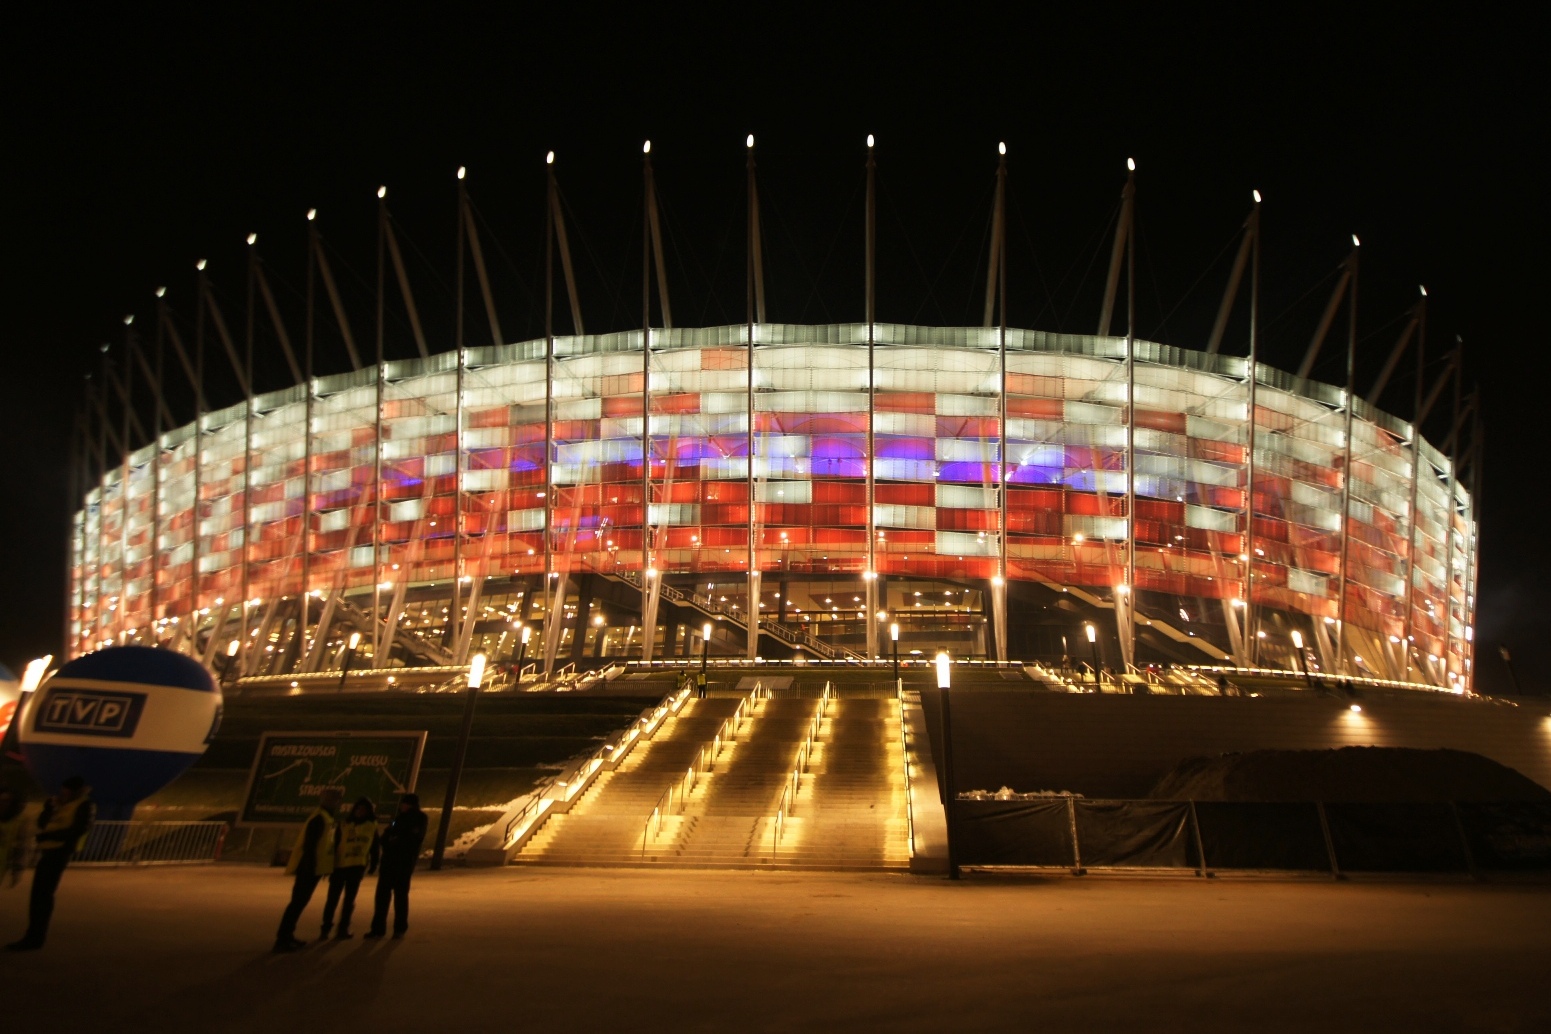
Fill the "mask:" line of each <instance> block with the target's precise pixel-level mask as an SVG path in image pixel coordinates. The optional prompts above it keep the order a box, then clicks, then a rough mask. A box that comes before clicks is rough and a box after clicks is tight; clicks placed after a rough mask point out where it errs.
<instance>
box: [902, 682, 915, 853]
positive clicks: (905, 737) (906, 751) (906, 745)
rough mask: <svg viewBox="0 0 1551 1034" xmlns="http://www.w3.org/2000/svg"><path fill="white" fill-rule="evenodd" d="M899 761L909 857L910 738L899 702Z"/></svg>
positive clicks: (912, 811)
mask: <svg viewBox="0 0 1551 1034" xmlns="http://www.w3.org/2000/svg"><path fill="white" fill-rule="evenodd" d="M899 759H900V761H901V762H903V763H904V766H905V833H906V835H907V837H908V838H909V843H910V857H912V858H914V857H915V853H916V813H915V805H914V804H912V803H911V800H910V736H909V733H908V731H907V729H906V726H905V704H904V701H903V700H901V701H900V702H899Z"/></svg>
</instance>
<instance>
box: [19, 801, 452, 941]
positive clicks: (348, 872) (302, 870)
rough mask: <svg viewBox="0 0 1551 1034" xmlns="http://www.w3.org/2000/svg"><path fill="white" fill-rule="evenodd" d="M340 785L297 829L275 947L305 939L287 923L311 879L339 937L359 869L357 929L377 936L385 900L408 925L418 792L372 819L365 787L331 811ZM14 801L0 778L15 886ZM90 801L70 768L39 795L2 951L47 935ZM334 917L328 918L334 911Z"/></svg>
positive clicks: (418, 830)
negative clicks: (367, 901)
mask: <svg viewBox="0 0 1551 1034" xmlns="http://www.w3.org/2000/svg"><path fill="white" fill-rule="evenodd" d="M340 799H341V795H340V792H339V791H338V790H333V789H330V790H324V791H323V793H322V794H320V795H319V798H318V807H317V809H316V810H315V811H314V812H313V813H312V815H310V816H309V817H308V819H307V822H306V823H305V824H304V825H303V826H302V829H301V832H300V833H298V834H297V837H296V843H295V845H294V846H293V847H292V848H291V855H290V858H289V860H288V863H287V865H286V873H287V875H290V876H292V877H293V882H292V884H291V901H290V903H289V904H288V905H286V908H285V912H284V914H283V915H282V916H281V917H280V930H279V932H278V933H277V934H276V935H275V951H277V952H285V951H295V950H296V949H298V948H301V947H304V946H305V945H306V943H307V942H306V941H303V940H300V939H298V938H297V936H296V924H297V922H298V921H300V919H301V916H302V912H303V911H305V910H306V908H307V904H308V902H310V901H311V900H312V895H313V892H314V891H316V890H317V887H318V884H319V883H321V882H323V881H324V880H327V881H328V894H327V896H326V897H325V899H324V904H323V933H322V937H324V938H326V937H328V936H330V934H332V935H333V937H334V938H335V939H336V940H341V941H344V940H349V939H350V938H351V937H353V936H354V934H352V933H351V932H350V919H351V916H352V915H353V914H354V912H355V899H356V894H357V892H358V891H359V890H360V889H361V881H362V879H364V878H365V877H366V876H368V875H371V874H373V873H375V874H376V875H377V891H376V895H375V900H374V902H373V906H374V907H373V910H372V925H371V928H370V929H369V930H367V932H366V935H365V936H367V937H385V936H387V933H388V906H389V905H390V904H391V905H392V906H393V936H394V937H395V938H398V937H403V936H404V933H405V931H407V930H408V929H409V881H410V878H411V877H412V876H413V875H414V872H415V862H416V860H417V859H418V858H419V857H420V847H421V845H422V844H423V843H424V842H425V835H426V814H425V812H424V811H422V810H420V797H419V795H417V794H413V793H406V794H404V795H403V796H402V797H400V798H399V803H398V811H397V812H396V813H395V814H394V815H393V816H392V817H391V818H390V819H389V820H388V823H387V825H386V826H385V827H381V828H379V824H378V818H377V809H376V806H375V805H373V803H372V802H371V801H370V800H368V799H367V798H365V797H362V798H360V799H359V800H357V801H356V802H355V804H354V805H352V806H351V808H350V811H349V812H348V813H346V814H345V815H343V816H340V815H339V814H338V812H339V805H340ZM22 811H23V801H22V799H21V797H20V796H19V795H18V794H17V793H16V792H15V791H14V790H12V789H10V788H9V787H0V885H5V884H9V885H10V886H13V887H14V886H15V885H16V884H17V883H18V882H19V881H20V879H21V874H22V871H23V869H24V868H25V866H26V862H27V835H26V830H25V829H24V825H23V815H22ZM94 814H95V808H94V805H93V804H92V799H91V788H90V787H89V786H87V785H86V782H85V781H84V780H83V779H81V777H79V776H72V777H71V778H69V779H66V780H65V781H64V784H63V785H62V786H61V787H60V790H59V792H58V793H57V794H55V795H54V796H53V797H50V798H49V799H48V800H47V801H46V802H44V805H43V810H42V812H41V813H40V814H39V815H38V818H37V822H36V830H35V831H34V833H33V842H34V844H35V845H36V847H37V864H36V866H35V868H34V870H33V876H32V895H31V898H30V899H29V901H28V910H27V932H26V933H24V934H23V935H22V937H21V939H20V940H17V941H13V942H11V943H10V944H8V945H6V948H7V949H8V950H10V951H36V950H37V949H39V948H41V947H43V943H44V941H45V940H46V939H47V937H48V927H49V920H50V919H51V918H52V916H53V914H54V892H55V891H56V890H57V889H58V888H59V880H60V877H62V876H63V875H64V872H65V867H66V866H67V865H69V863H70V859H71V858H73V857H74V856H75V853H76V852H77V851H79V850H81V849H82V848H83V847H84V846H85V844H86V835H87V833H88V832H90V830H91V825H92V819H93V817H94ZM336 915H337V916H338V919H339V922H338V925H337V927H336V925H335V921H334V920H335V916H336Z"/></svg>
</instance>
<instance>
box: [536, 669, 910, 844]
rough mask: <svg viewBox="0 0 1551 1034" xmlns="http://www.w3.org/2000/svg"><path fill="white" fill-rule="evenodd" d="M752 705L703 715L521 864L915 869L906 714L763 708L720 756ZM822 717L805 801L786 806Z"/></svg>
mask: <svg viewBox="0 0 1551 1034" xmlns="http://www.w3.org/2000/svg"><path fill="white" fill-rule="evenodd" d="M739 699H740V698H737V697H712V698H710V699H708V700H695V701H691V702H690V703H689V704H687V705H686V706H685V708H684V710H683V711H682V712H680V714H679V716H678V717H677V718H674V719H672V720H671V722H670V723H668V724H666V725H665V727H664V728H663V729H662V730H660V731H659V732H658V733H657V735H656V737H654V739H653V740H652V741H651V742H650V743H649V744H643V745H642V748H638V749H637V751H636V753H634V754H633V755H632V756H631V757H630V758H628V759H627V760H626V761H625V762H624V763H623V764H621V765H620V767H619V768H618V769H616V770H615V771H614V772H611V773H607V774H605V775H603V776H602V777H600V778H599V780H598V782H597V783H596V784H595V785H594V786H593V787H592V788H591V789H590V790H589V791H588V793H587V794H585V795H584V796H583V797H582V799H581V800H579V801H578V802H577V803H576V804H575V805H574V806H573V807H572V809H571V811H570V812H569V813H568V814H566V815H560V816H556V817H555V818H553V819H551V820H550V821H549V822H548V823H547V824H546V825H545V827H543V828H542V829H541V830H540V831H539V832H538V833H537V834H536V835H535V836H534V837H533V839H532V840H531V841H529V843H528V844H527V846H526V847H524V849H523V850H522V852H521V853H519V854H518V855H517V856H516V857H515V858H514V859H513V861H514V863H515V864H552V865H638V866H639V865H644V866H658V865H662V866H685V867H729V868H744V867H758V868H767V867H781V868H816V869H885V868H899V869H904V868H906V867H908V865H909V862H910V848H909V830H908V822H909V819H908V815H907V805H906V794H905V789H904V759H903V757H902V756H901V752H900V746H899V722H900V715H899V704H898V702H897V701H895V700H894V699H892V698H891V697H887V698H886V697H877V698H859V699H851V700H836V699H833V698H831V699H830V700H829V701H828V703H827V706H826V705H825V704H824V702H823V701H821V700H820V699H818V698H815V697H813V696H809V697H806V698H805V697H801V696H791V697H782V698H777V699H769V698H765V699H760V700H757V701H755V702H753V703H752V704H750V705H745V707H744V711H743V713H744V716H745V717H744V719H743V721H742V722H741V723H740V726H739V728H738V730H737V732H736V734H735V738H729V739H726V740H723V741H722V742H720V743H719V744H717V743H714V742H713V741H714V739H715V737H716V735H717V731H718V729H720V728H721V727H722V726H723V723H724V722H725V721H726V720H727V718H728V717H729V716H731V715H732V714H733V713H734V711H735V710H736V709H737V707H738V703H739ZM821 708H822V709H823V716H822V718H821V719H820V721H819V723H818V726H817V735H816V737H815V738H814V740H813V744H812V746H811V747H810V748H809V751H808V753H807V765H806V768H805V770H804V771H802V772H801V773H800V775H799V776H798V778H797V779H796V780H795V787H796V794H795V797H793V796H791V795H790V793H789V792H788V793H787V794H786V795H785V796H783V792H784V791H787V788H788V787H789V786H791V785H792V784H793V783H794V779H793V768H794V765H795V764H796V762H797V760H798V756H799V752H800V751H801V750H802V747H803V745H804V743H805V742H806V741H807V739H808V736H809V733H810V731H811V730H813V728H814V725H813V722H814V717H815V715H816V714H818V713H819V711H820V709H821ZM713 752H714V757H712V756H711V755H712V753H713ZM706 761H709V765H708V767H701V768H697V762H702V763H703V762H706ZM692 769H693V770H694V771H693V773H692ZM654 809H655V810H656V814H655V816H654ZM778 812H779V814H780V819H779V822H778V821H777V814H778Z"/></svg>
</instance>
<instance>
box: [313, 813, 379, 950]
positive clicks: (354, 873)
mask: <svg viewBox="0 0 1551 1034" xmlns="http://www.w3.org/2000/svg"><path fill="white" fill-rule="evenodd" d="M376 854H377V808H376V806H375V805H373V804H372V802H371V801H370V800H369V799H367V798H365V797H361V798H359V799H357V800H356V802H355V804H354V805H352V806H351V808H350V814H349V815H346V816H345V817H344V818H343V819H341V820H340V823H339V849H338V850H337V851H336V852H335V854H334V871H333V872H332V873H330V874H329V893H328V897H327V898H326V899H325V900H324V902H323V936H324V937H327V936H328V935H329V931H330V930H332V929H333V928H334V909H335V907H336V906H338V907H339V933H337V934H335V935H334V939H335V940H340V941H348V940H349V939H350V938H352V937H354V936H355V935H354V934H353V933H351V932H350V915H351V913H353V912H354V911H355V895H356V892H357V891H359V890H360V889H361V877H363V876H365V875H366V863H367V860H368V859H370V858H372V857H375V855H376ZM341 896H343V898H344V901H343V903H341V901H340V897H341Z"/></svg>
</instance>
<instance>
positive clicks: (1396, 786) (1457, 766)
mask: <svg viewBox="0 0 1551 1034" xmlns="http://www.w3.org/2000/svg"><path fill="white" fill-rule="evenodd" d="M1148 796H1149V797H1151V798H1153V799H1154V800H1169V801H1186V800H1192V801H1327V802H1336V801H1354V802H1368V803H1385V804H1387V803H1400V802H1420V801H1551V791H1548V790H1547V789H1546V788H1545V787H1543V786H1541V785H1540V784H1539V783H1536V782H1534V781H1533V780H1531V779H1528V778H1526V777H1525V776H1523V775H1521V774H1520V773H1518V772H1517V771H1515V770H1514V769H1511V768H1509V767H1508V766H1506V765H1502V764H1499V763H1498V762H1496V761H1493V760H1491V759H1490V758H1486V757H1482V756H1481V755H1480V754H1472V753H1469V752H1468V751H1463V750H1417V749H1414V748H1411V747H1341V748H1339V749H1336V750H1256V751H1250V752H1248V753H1244V754H1222V755H1219V756H1217V757H1210V758H1206V757H1198V758H1186V759H1185V760H1184V761H1181V762H1180V763H1179V764H1177V765H1175V766H1174V768H1173V770H1171V771H1170V772H1169V773H1168V774H1167V775H1165V776H1164V777H1163V778H1162V779H1160V780H1159V781H1158V785H1156V786H1154V787H1153V788H1152V792H1151V793H1150V794H1149V795H1148Z"/></svg>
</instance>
